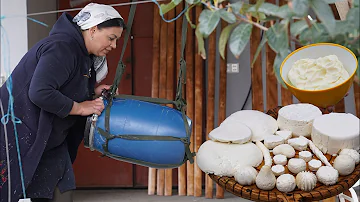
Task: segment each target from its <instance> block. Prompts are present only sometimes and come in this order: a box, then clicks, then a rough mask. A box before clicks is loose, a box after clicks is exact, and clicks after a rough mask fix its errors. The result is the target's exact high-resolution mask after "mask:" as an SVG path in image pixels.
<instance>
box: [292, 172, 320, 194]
mask: <svg viewBox="0 0 360 202" xmlns="http://www.w3.org/2000/svg"><path fill="white" fill-rule="evenodd" d="M316 182H317V178H316V175H315V174H314V173H312V172H308V171H302V172H300V173H298V174H297V175H296V185H297V187H298V188H299V189H301V190H303V191H311V190H313V189H314V188H315V186H316Z"/></svg>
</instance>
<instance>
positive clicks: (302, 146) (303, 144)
mask: <svg viewBox="0 0 360 202" xmlns="http://www.w3.org/2000/svg"><path fill="white" fill-rule="evenodd" d="M288 144H289V145H290V146H292V147H294V149H296V150H298V151H304V150H306V149H307V145H308V141H307V140H305V139H303V138H292V139H289V140H288Z"/></svg>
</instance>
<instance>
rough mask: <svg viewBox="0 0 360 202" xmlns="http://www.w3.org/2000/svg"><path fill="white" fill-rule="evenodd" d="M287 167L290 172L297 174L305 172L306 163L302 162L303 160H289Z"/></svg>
mask: <svg viewBox="0 0 360 202" xmlns="http://www.w3.org/2000/svg"><path fill="white" fill-rule="evenodd" d="M287 167H288V169H289V171H290V172H292V173H294V174H298V173H300V172H301V171H305V170H306V162H305V161H304V159H299V158H292V159H290V160H289V162H288V166H287Z"/></svg>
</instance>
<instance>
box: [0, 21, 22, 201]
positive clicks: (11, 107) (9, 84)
mask: <svg viewBox="0 0 360 202" xmlns="http://www.w3.org/2000/svg"><path fill="white" fill-rule="evenodd" d="M0 26H1V38H2V39H3V40H2V41H5V43H2V44H4V45H2V46H1V49H2V50H1V52H2V53H3V54H4V55H5V56H4V66H5V69H6V70H7V71H9V68H10V64H9V61H10V55H9V53H10V47H9V38H8V37H7V34H6V30H5V29H4V27H3V26H2V25H0ZM4 49H5V50H4ZM9 75H10V74H9ZM6 88H7V90H8V92H9V103H8V111H7V114H6V115H4V116H3V117H2V118H1V122H2V124H4V125H6V124H8V123H9V118H10V117H11V121H12V123H13V126H14V136H15V142H16V150H17V157H18V163H19V170H20V179H21V186H22V191H23V196H24V199H25V198H26V192H25V181H24V173H23V167H22V161H21V155H20V146H19V138H18V133H17V129H16V124H21V120H20V119H19V118H17V117H16V116H15V113H14V105H13V104H14V98H13V95H12V88H13V86H12V78H11V75H10V76H9V78H8V80H7V81H6ZM7 151H8V150H7ZM8 173H10V170H8ZM9 189H11V187H9Z"/></svg>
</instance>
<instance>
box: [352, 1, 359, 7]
mask: <svg viewBox="0 0 360 202" xmlns="http://www.w3.org/2000/svg"><path fill="white" fill-rule="evenodd" d="M352 2H353V4H352V7H353V8H354V7H359V4H360V3H359V0H353V1H352Z"/></svg>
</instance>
